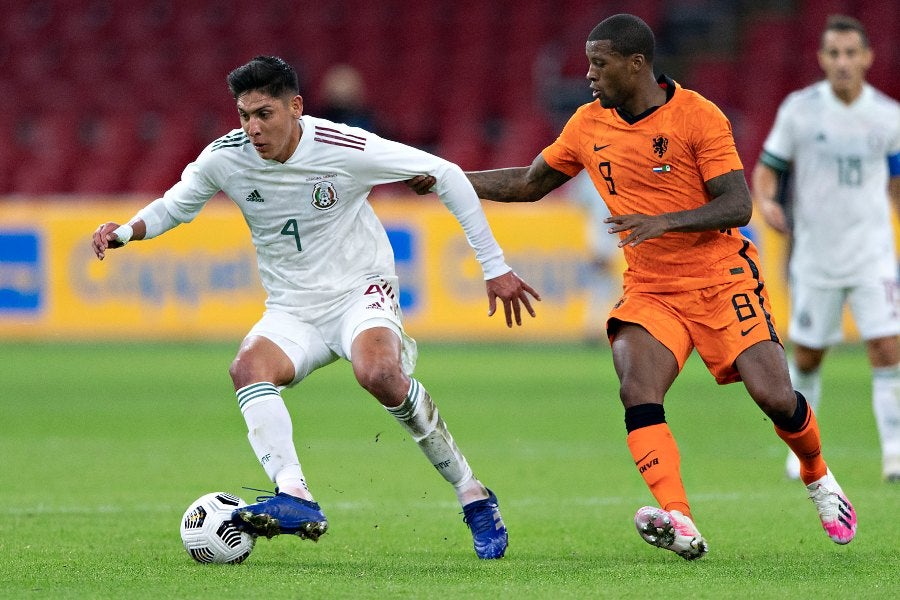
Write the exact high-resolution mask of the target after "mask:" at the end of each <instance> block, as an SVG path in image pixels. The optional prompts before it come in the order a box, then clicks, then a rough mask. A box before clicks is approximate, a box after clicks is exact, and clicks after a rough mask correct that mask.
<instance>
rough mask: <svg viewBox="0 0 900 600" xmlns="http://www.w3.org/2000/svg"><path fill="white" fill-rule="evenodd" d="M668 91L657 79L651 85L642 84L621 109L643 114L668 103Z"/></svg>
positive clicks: (634, 114) (635, 114) (631, 113)
mask: <svg viewBox="0 0 900 600" xmlns="http://www.w3.org/2000/svg"><path fill="white" fill-rule="evenodd" d="M666 98H667V92H666V90H665V89H663V88H661V87H660V86H659V84H658V83H657V82H656V80H655V79H654V80H652V84H651V85H645V86H642V87H641V88H640V89H639V90H637V91H636V92H635V94H634V96H632V97H631V99H630V100H629V101H628V102H625V103H623V104H622V105H621V106H620V107H619V110H620V111H623V112H625V113H627V114H629V115H633V116H638V115H643V114H644V113H646V112H647V111H649V110H650V109H653V108H658V107H660V106H662V105H663V104H665V103H666Z"/></svg>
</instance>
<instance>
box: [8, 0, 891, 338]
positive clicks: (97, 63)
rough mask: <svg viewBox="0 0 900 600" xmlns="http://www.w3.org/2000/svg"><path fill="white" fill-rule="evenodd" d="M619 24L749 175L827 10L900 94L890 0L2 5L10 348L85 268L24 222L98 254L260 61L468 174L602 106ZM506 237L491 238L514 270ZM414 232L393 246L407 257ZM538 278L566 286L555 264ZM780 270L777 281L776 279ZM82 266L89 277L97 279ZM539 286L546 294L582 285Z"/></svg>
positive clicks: (205, 135)
mask: <svg viewBox="0 0 900 600" xmlns="http://www.w3.org/2000/svg"><path fill="white" fill-rule="evenodd" d="M617 12H631V13H634V14H637V15H639V16H641V17H642V18H643V19H645V20H646V21H647V22H648V23H649V25H650V26H651V27H652V28H653V29H654V31H655V32H656V34H657V45H658V56H657V60H656V66H657V71H662V72H665V73H667V74H669V75H671V76H673V77H674V78H675V79H677V80H678V81H679V82H681V83H682V84H683V85H685V86H686V87H690V88H693V89H696V90H698V91H699V92H701V93H702V94H704V95H705V96H707V97H708V98H710V99H711V100H713V101H715V102H716V103H717V104H718V105H719V106H720V107H721V108H722V110H723V111H724V112H725V113H726V114H727V116H728V117H729V118H730V119H731V121H732V124H733V127H734V131H735V138H736V141H737V145H738V149H739V151H740V153H741V156H742V159H743V161H744V164H745V167H746V168H747V170H748V172H749V170H750V169H751V168H752V165H753V164H754V163H755V161H756V157H757V155H758V153H759V149H760V147H761V144H762V141H763V138H764V136H765V134H766V132H767V130H768V128H769V127H770V125H771V122H772V119H773V118H774V114H775V110H776V108H777V106H778V103H779V102H780V101H781V100H782V99H783V98H784V96H785V95H786V94H787V93H788V92H789V91H791V90H793V89H796V88H798V87H800V86H802V85H805V84H808V83H810V82H812V81H814V80H816V79H819V78H820V71H819V68H818V65H817V62H816V59H815V50H816V48H817V45H818V41H819V36H820V32H821V29H822V27H823V25H824V23H825V19H826V17H827V15H829V14H832V13H845V14H849V15H852V16H855V17H857V18H859V19H861V20H862V21H863V23H864V24H865V25H866V26H867V28H868V30H869V33H870V37H871V41H872V45H873V47H874V50H875V57H876V58H875V64H874V67H873V69H872V70H871V71H870V76H869V80H870V82H871V83H872V84H874V85H875V86H876V87H878V88H880V89H881V90H883V91H884V92H886V93H888V94H890V95H891V96H893V97H894V98H898V97H900V78H898V77H897V76H896V74H897V73H898V72H900V52H898V44H897V40H898V39H900V3H898V2H897V0H755V1H754V0H734V1H717V0H660V1H653V0H610V1H592V2H588V1H585V0H519V1H517V2H508V3H507V2H485V1H481V0H455V1H450V0H415V1H413V0H381V1H378V2H371V1H366V0H317V1H315V2H296V1H288V0H271V1H268V2H259V3H255V4H253V5H247V4H245V3H241V2H237V1H232V0H217V1H210V0H150V1H147V2H137V3H135V2H129V1H125V0H31V1H9V0H4V1H3V2H2V14H3V19H2V25H0V27H2V31H0V36H2V37H0V68H2V70H3V72H4V73H5V77H3V78H2V80H0V90H2V97H3V98H4V99H5V100H6V109H5V110H4V116H3V118H2V119H0V128H2V129H0V135H2V137H3V139H4V140H5V142H4V143H3V144H2V145H0V153H2V157H0V336H2V335H4V334H5V333H9V332H10V331H11V332H13V333H14V334H16V335H23V332H24V331H25V329H26V326H29V325H31V324H33V323H34V322H35V319H37V320H40V319H42V318H45V317H46V315H47V313H48V309H47V302H49V300H48V298H52V297H55V298H58V297H59V294H58V293H57V294H55V296H54V295H53V294H48V293H45V294H44V296H43V297H41V298H37V299H36V300H34V301H32V299H31V297H32V296H34V295H40V292H41V291H42V290H43V291H46V289H49V288H51V287H52V286H51V285H50V284H49V283H48V282H50V281H51V280H55V279H57V278H59V277H62V276H69V275H70V274H71V273H67V269H68V271H72V268H71V264H72V262H73V260H72V258H71V257H70V256H68V255H66V256H62V257H57V258H58V261H61V263H62V264H63V265H64V266H62V267H52V266H49V263H50V262H52V261H51V259H50V258H47V259H45V260H43V259H42V258H41V257H42V256H43V255H42V253H44V254H47V252H48V250H47V249H48V248H51V247H53V246H57V245H58V238H53V237H52V235H53V234H49V235H50V237H42V236H43V235H44V234H45V233H46V232H44V231H38V232H37V234H36V240H35V242H34V250H33V252H32V251H31V250H27V249H26V250H22V246H21V244H20V242H21V241H22V240H21V239H20V238H19V237H16V236H19V235H20V234H22V232H23V231H25V233H26V234H27V230H25V229H23V228H26V226H25V225H23V223H25V222H27V221H29V220H35V219H36V217H41V216H42V215H49V214H51V212H52V213H53V214H56V212H57V211H58V209H59V207H60V205H62V206H63V207H64V208H66V207H67V208H69V209H70V210H71V211H74V212H75V214H76V215H77V216H79V217H83V218H84V219H86V221H85V224H84V227H86V229H85V230H84V231H80V232H79V235H80V239H79V240H78V241H77V243H78V244H86V243H87V242H86V238H87V235H88V234H89V233H90V231H92V230H93V228H94V227H96V222H98V219H101V215H98V214H94V212H96V209H97V206H98V203H99V204H100V205H101V206H102V207H103V208H101V210H103V211H104V212H106V215H105V216H102V220H108V219H121V220H124V219H126V218H127V217H128V216H130V215H131V214H132V211H133V209H134V208H136V207H139V206H140V205H142V204H144V203H145V202H146V201H148V200H150V199H152V198H154V197H156V196H157V195H159V194H161V193H162V192H163V191H164V190H165V189H167V188H168V187H169V186H170V185H172V184H173V183H174V182H175V181H176V180H177V178H178V177H179V175H180V172H181V170H182V168H183V167H184V165H185V164H186V163H187V162H189V161H190V160H192V159H193V158H194V157H195V156H196V155H197V154H198V153H199V151H200V150H201V149H202V148H203V147H204V146H205V145H206V144H208V143H209V142H210V141H211V140H213V139H215V138H216V137H218V136H220V135H222V134H223V133H225V132H227V131H229V130H230V129H233V128H234V127H236V126H237V125H238V121H237V115H236V112H235V109H234V104H233V100H232V99H231V98H230V97H229V94H228V91H227V88H226V85H225V82H224V79H225V76H226V74H227V73H228V72H229V71H230V70H231V69H232V68H234V67H235V66H237V65H239V64H242V63H243V62H246V61H247V60H248V59H249V58H251V57H252V56H254V55H256V54H263V53H265V54H268V53H272V54H278V55H281V56H283V57H284V58H286V59H287V60H288V61H289V62H291V63H292V64H294V65H295V66H296V67H297V68H298V70H299V72H300V75H301V87H302V89H303V91H302V94H303V96H304V98H305V102H306V112H307V113H310V114H313V115H320V116H324V115H325V114H326V113H327V111H328V110H329V107H328V106H327V105H326V93H325V85H326V80H327V77H328V73H329V72H330V70H331V69H332V67H335V66H336V65H349V66H350V67H352V68H353V69H355V71H356V72H357V73H358V75H359V76H360V79H361V82H362V90H363V91H362V94H360V96H361V100H362V102H363V105H362V107H363V108H364V109H365V110H366V111H368V112H366V118H368V119H369V123H370V126H371V128H372V129H373V130H375V131H376V132H378V133H381V134H383V135H385V136H388V137H392V138H394V139H397V140H399V141H402V142H406V143H408V144H412V145H414V146H418V147H420V148H423V149H426V150H429V151H432V152H435V153H437V154H439V155H441V156H443V157H446V158H448V159H450V160H453V161H455V162H457V163H459V164H460V165H461V166H462V167H463V168H466V169H483V168H493V167H501V166H513V165H524V164H527V163H528V162H530V161H531V159H532V158H533V157H534V156H535V155H536V154H537V153H538V152H539V151H540V150H541V149H542V148H543V147H544V146H545V145H547V144H548V143H549V142H550V141H551V140H552V139H553V138H554V137H555V135H556V133H557V132H558V131H559V129H560V128H561V127H562V124H563V123H564V122H565V120H566V119H567V117H568V116H569V115H570V114H571V112H572V111H573V109H574V108H575V107H576V106H578V105H580V104H582V103H584V102H588V101H590V96H589V90H588V88H587V86H586V83H585V80H584V73H585V71H586V67H585V59H584V54H583V48H584V40H585V38H586V36H587V34H588V32H589V31H590V29H591V28H592V27H593V26H594V25H595V24H596V23H597V22H599V21H600V20H602V19H603V18H604V17H606V16H609V15H611V14H614V13H617ZM565 193H566V192H565V190H564V192H563V196H565ZM568 193H569V194H570V195H571V193H572V192H571V191H569V192H568ZM378 194H379V195H385V196H387V197H389V198H390V199H396V198H397V197H398V196H403V195H407V191H406V190H405V188H403V187H402V186H399V185H398V186H388V187H387V188H386V190H384V191H379V193H378ZM129 200H130V201H131V202H133V203H135V204H134V205H132V204H128V201H129ZM564 200H565V198H564ZM116 203H119V204H118V205H117V204H116ZM122 203H125V205H123V206H127V207H122V206H119V205H122ZM432 204H438V203H432ZM542 206H543V203H542ZM387 210H388V211H389V209H387ZM92 211H94V212H92ZM68 214H69V216H72V213H68ZM504 214H506V213H504ZM522 214H526V212H524V211H523V209H519V211H518V212H517V213H516V217H512V216H511V217H510V218H518V217H519V216H521V215H522ZM528 214H530V213H528ZM397 218H398V219H399V218H400V217H399V216H398V217H397ZM499 218H506V217H499ZM535 218H538V217H537V216H535ZM571 218H572V215H571V214H564V215H562V216H559V218H558V219H557V216H556V215H551V218H550V219H549V220H547V219H545V220H544V222H555V221H554V219H556V221H558V222H560V223H564V224H566V225H564V226H563V228H562V231H561V232H560V235H562V236H566V235H567V233H566V228H567V227H569V225H568V223H569V221H567V219H571ZM491 220H492V223H493V224H495V229H496V228H497V227H498V226H500V227H502V224H501V223H500V222H499V220H498V217H494V216H493V215H492V216H491ZM68 223H69V225H67V226H65V227H71V226H72V223H75V224H77V226H81V224H80V223H78V222H77V221H74V222H72V221H68ZM519 225H520V224H518V223H517V224H516V226H519ZM60 227H64V226H63V225H60ZM449 227H450V228H452V227H453V225H452V223H451V225H449ZM510 227H511V231H510V233H509V234H508V235H506V236H505V237H504V236H502V235H501V233H500V232H498V237H500V238H501V242H502V243H503V245H504V248H505V249H507V254H508V256H507V258H508V259H509V261H510V263H511V264H514V262H513V261H514V260H515V258H513V257H511V256H510V254H511V253H512V254H514V255H516V249H515V248H514V247H513V249H512V252H510V247H511V246H514V244H515V243H516V242H515V241H514V240H515V239H517V238H516V235H517V234H516V232H515V230H514V228H513V227H512V226H510ZM402 229H403V228H402V227H401V228H400V235H399V236H396V235H392V240H394V241H400V242H401V243H402V242H403V239H404V237H403V230H402ZM4 230H5V234H4ZM10 232H12V233H10ZM392 233H396V232H392ZM532 233H533V231H531V230H529V235H531V234H532ZM4 235H5V237H4ZM73 235H74V234H73ZM569 235H571V231H569ZM10 236H12V237H10ZM579 236H581V237H579ZM519 237H521V232H520V233H519ZM576 238H577V244H579V247H578V248H576V249H574V250H573V254H575V255H580V256H585V255H586V253H587V250H586V249H585V248H583V246H585V245H586V244H587V241H586V237H585V236H584V235H582V234H580V233H579V234H578V235H577V236H576ZM74 243H75V242H73V244H74ZM239 244H240V245H246V240H245V239H244V238H240V241H239ZM26 245H27V244H26ZM538 245H539V244H538ZM549 245H551V244H548V246H549ZM73 247H74V246H73ZM527 250H528V247H527V245H523V248H522V253H521V255H517V259H518V260H520V261H528V260H530V259H529V258H528V256H529V255H528V254H527V253H526V251H527ZM412 252H415V250H412ZM777 252H778V250H775V251H774V253H776V254H777ZM54 260H56V259H54ZM398 260H399V261H400V263H401V265H400V266H401V270H403V269H404V268H407V267H405V266H404V262H403V257H402V256H398ZM435 260H437V259H435ZM585 260H586V259H585ZM776 260H780V258H776V259H773V260H772V261H770V262H775V261H776ZM107 262H109V261H107ZM26 264H27V265H32V264H36V265H37V266H36V267H35V268H34V269H32V268H31V267H27V268H23V265H26ZM441 264H442V263H441ZM547 265H550V266H549V267H547ZM438 266H440V265H438ZM545 267H546V268H545V269H544V271H546V272H547V273H550V272H557V273H558V272H559V269H557V268H556V267H555V266H554V264H553V261H552V260H551V261H549V262H546V264H545ZM527 268H528V265H526V268H525V269H518V270H520V272H522V271H524V272H526V273H528V270H527ZM777 268H778V265H777V264H773V265H772V266H771V267H769V272H770V277H772V276H773V275H775V273H777V271H776V269H777ZM56 269H60V270H56ZM249 269H250V271H252V265H251V266H250V267H249ZM75 270H76V271H77V270H78V269H75ZM81 270H82V271H84V272H85V273H87V274H86V275H85V276H84V277H83V278H82V279H87V280H90V279H91V278H94V279H96V278H98V277H101V275H98V274H93V275H92V274H91V273H90V272H89V271H87V267H81ZM575 270H576V271H577V270H578V269H577V268H575ZM473 274H475V273H474V271H473ZM531 276H532V278H537V279H538V280H537V281H532V283H535V284H536V285H538V286H541V285H543V286H544V288H542V291H548V292H549V295H550V297H551V299H552V297H553V295H554V294H555V293H556V291H557V288H562V287H565V286H566V285H568V284H570V283H572V282H571V281H565V280H564V281H557V280H556V279H552V278H550V279H548V278H549V277H550V275H547V274H544V275H542V274H539V273H538V274H535V273H534V272H532V273H531ZM574 278H575V279H577V280H578V281H576V285H577V284H579V282H581V281H582V279H580V278H579V277H578V276H577V275H576V276H574ZM137 284H138V285H143V286H144V287H146V286H147V285H148V284H147V282H146V281H139V282H137ZM78 285H81V284H79V283H78V282H77V281H76V282H74V283H72V287H75V288H77V287H78ZM547 286H549V290H548V288H547ZM413 287H415V286H413ZM75 295H77V293H76V294H75ZM4 298H6V300H4ZM23 298H25V299H24V300H23ZM428 298H429V301H430V299H431V298H432V297H431V296H428ZM410 301H415V298H413V299H411V300H410ZM562 301H563V302H566V301H568V300H565V299H564V300H562ZM85 302H86V303H87V300H85ZM254 306H255V307H257V306H258V304H256V305H254ZM23 307H24V309H23ZM407 308H408V307H407ZM25 309H29V310H30V309H34V310H35V311H37V313H38V314H36V315H34V314H31V313H28V310H25ZM582 309H583V307H581V308H579V309H577V310H576V312H578V311H582V312H583V310H582ZM255 310H257V309H256V308H254V311H255ZM480 310H481V307H480V304H479V316H480V314H481V313H480ZM412 312H413V317H414V318H415V314H414V313H415V310H413V311H412ZM136 314H137V315H138V316H140V315H143V314H144V313H143V312H142V311H141V310H137V311H136ZM572 318H573V319H577V317H574V316H573V317H572ZM123 319H124V317H123ZM430 320H431V319H430V318H429V319H423V323H424V322H426V321H430ZM480 320H481V321H483V319H480ZM782 322H784V319H782ZM51 325H52V326H54V327H55V326H56V324H53V323H51ZM243 326H244V324H241V325H240V330H243ZM29 331H35V330H34V329H29ZM230 333H231V332H229V334H230Z"/></svg>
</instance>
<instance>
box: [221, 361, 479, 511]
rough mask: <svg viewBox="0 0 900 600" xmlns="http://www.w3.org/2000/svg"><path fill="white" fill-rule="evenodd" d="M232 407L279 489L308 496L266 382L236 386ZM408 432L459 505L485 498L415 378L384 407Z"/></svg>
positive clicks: (284, 420) (278, 401)
mask: <svg viewBox="0 0 900 600" xmlns="http://www.w3.org/2000/svg"><path fill="white" fill-rule="evenodd" d="M237 399H238V406H239V407H240V409H241V414H243V415H244V420H245V421H246V422H247V439H248V440H250V446H251V447H252V448H253V451H254V452H255V453H256V457H257V459H258V460H259V463H260V464H261V465H262V467H263V469H265V471H266V474H267V475H268V476H269V479H271V480H272V481H273V482H275V485H277V486H278V489H279V491H281V492H285V493H288V494H291V495H292V496H297V497H299V498H304V499H306V500H312V499H313V497H312V495H311V494H310V493H309V489H308V488H307V487H306V480H305V478H304V477H303V471H302V470H301V468H300V459H299V458H298V457H297V450H296V448H295V446H294V440H293V437H292V436H293V428H292V426H291V417H290V414H289V413H288V410H287V407H286V406H285V405H284V400H282V398H281V394H280V393H279V392H278V388H276V387H275V386H274V385H272V384H271V383H267V382H260V383H253V384H250V385H248V386H246V387H243V388H241V389H239V390H238V391H237ZM387 411H388V412H389V413H391V414H392V415H393V416H394V418H396V419H397V421H399V422H400V424H401V425H402V426H403V428H404V429H405V430H406V431H407V432H408V433H409V434H410V436H412V438H413V440H415V442H416V444H418V445H419V448H421V449H422V452H423V453H424V454H425V456H426V457H428V460H430V461H431V464H432V465H434V467H435V468H436V469H437V470H438V472H439V473H440V474H441V476H443V478H444V479H446V480H447V481H448V482H450V484H451V485H452V486H453V489H454V490H455V491H456V496H457V498H459V502H460V504H462V505H463V506H465V505H466V504H469V503H470V502H474V501H476V500H482V499H484V498H487V497H488V493H487V490H486V489H485V487H484V486H483V485H481V482H480V481H478V480H477V479H475V477H474V475H473V474H472V469H471V468H470V467H469V463H468V462H467V461H466V458H465V457H464V456H463V455H462V453H461V452H460V451H459V448H457V447H456V443H455V442H454V441H453V436H451V435H450V432H449V431H447V426H446V425H445V424H444V420H443V419H441V417H440V415H439V414H438V410H437V407H436V406H435V405H434V402H432V401H431V397H430V396H429V395H428V392H426V391H425V389H424V388H423V387H422V385H421V384H420V383H419V382H418V381H416V380H415V379H411V380H410V388H409V393H408V394H407V396H406V398H405V399H404V400H403V403H402V404H400V406H397V407H395V408H388V409H387Z"/></svg>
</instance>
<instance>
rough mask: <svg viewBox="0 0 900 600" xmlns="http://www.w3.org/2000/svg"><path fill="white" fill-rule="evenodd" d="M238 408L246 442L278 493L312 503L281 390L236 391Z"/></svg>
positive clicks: (261, 386)
mask: <svg viewBox="0 0 900 600" xmlns="http://www.w3.org/2000/svg"><path fill="white" fill-rule="evenodd" d="M237 399H238V407H240V409H241V414H243V415H244V420H245V421H246V422H247V439H249V440H250V446H251V447H252V448H253V451H254V452H255V453H256V458H257V459H258V460H259V463H260V464H261V465H262V467H263V469H265V471H266V475H268V476H269V479H271V480H272V481H273V482H274V483H275V485H276V486H278V491H280V492H285V493H287V494H290V495H292V496H297V497H298V498H303V499H305V500H312V499H313V497H312V495H311V494H310V493H309V489H308V488H307V487H306V480H305V479H304V477H303V471H302V470H301V469H300V459H299V458H297V450H296V449H295V447H294V439H293V427H292V425H291V416H290V414H289V413H288V410H287V407H286V406H285V405H284V400H282V398H281V394H280V393H279V392H278V388H276V387H275V386H274V385H272V384H271V383H268V382H260V383H251V384H250V385H248V386H245V387H242V388H241V389H239V390H238V391H237Z"/></svg>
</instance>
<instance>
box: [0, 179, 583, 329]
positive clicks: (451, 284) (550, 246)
mask: <svg viewBox="0 0 900 600" xmlns="http://www.w3.org/2000/svg"><path fill="white" fill-rule="evenodd" d="M144 204H146V200H144V199H142V200H141V201H129V200H123V201H103V202H88V201H85V200H79V199H63V200H59V201H51V200H46V199H42V200H35V201H33V202H24V201H18V200H17V201H15V202H6V201H3V202H0V337H3V338H27V339H109V338H115V339H240V337H242V336H243V334H244V333H246V331H247V330H248V329H249V328H250V327H251V326H252V325H253V323H254V322H256V320H257V319H258V318H259V316H260V315H261V314H262V311H263V303H264V301H265V295H264V293H263V291H262V288H261V286H260V284H259V280H258V275H257V271H256V258H255V254H254V252H253V247H252V245H251V243H250V235H249V232H248V231H247V228H246V225H245V223H244V221H243V218H242V216H241V214H240V212H239V211H238V210H237V208H236V207H234V206H233V205H232V204H231V202H230V201H228V200H227V199H219V198H215V199H213V200H212V201H211V202H210V203H209V205H207V207H206V208H205V209H204V210H203V211H202V212H201V214H200V215H199V216H198V217H197V219H196V220H195V221H194V222H192V223H188V224H184V225H181V226H179V227H177V228H176V229H174V230H172V231H170V232H167V233H166V234H164V236H161V237H160V238H157V239H152V240H146V241H141V242H135V243H132V244H129V245H128V246H127V247H126V248H124V249H121V250H113V251H110V252H108V253H107V255H106V260H104V261H102V262H101V261H98V260H97V259H96V258H95V257H94V256H93V253H92V251H91V248H90V236H91V233H92V232H93V231H94V229H96V227H97V225H98V224H99V223H101V222H105V221H107V220H117V221H120V222H121V221H126V220H127V219H128V218H130V217H131V215H133V214H134V213H135V212H136V211H137V210H138V209H139V208H140V207H142V206H144ZM374 206H375V209H376V212H378V214H379V216H380V217H381V218H382V220H383V222H384V223H385V226H386V229H387V230H388V233H389V236H390V237H391V240H392V243H393V244H394V247H395V254H396V258H397V268H398V274H399V275H400V278H401V303H402V304H403V310H404V317H405V318H404V320H405V323H406V326H407V328H408V330H409V332H410V334H411V335H413V336H415V337H419V338H423V339H425V338H428V339H456V340H468V339H483V340H487V339H513V338H514V339H519V340H521V339H571V338H575V339H577V338H578V337H579V336H581V334H582V329H583V323H582V315H583V313H584V301H585V299H584V298H585V295H584V293H583V290H579V286H580V285H582V284H580V283H579V281H580V280H581V279H583V277H582V275H583V274H582V272H581V271H582V270H583V268H584V265H585V264H586V260H587V257H586V242H585V231H584V229H585V224H584V221H583V216H582V213H581V211H580V209H578V208H577V207H575V206H571V205H569V204H567V203H565V202H560V201H548V202H545V203H541V204H540V205H520V206H515V207H510V206H505V205H488V206H486V211H487V212H488V218H489V219H490V221H491V223H492V226H493V229H494V232H495V235H496V237H497V238H498V240H500V243H501V245H502V246H503V248H504V250H505V253H506V258H507V262H508V263H509V264H510V265H511V266H513V267H514V268H515V269H516V270H517V272H518V273H520V274H521V275H522V276H523V277H524V278H526V279H527V280H528V281H529V283H531V284H532V285H533V286H534V287H535V288H536V289H538V290H539V291H540V292H541V294H542V295H543V297H544V301H543V302H541V303H537V311H538V318H537V319H531V318H530V317H528V316H527V315H525V316H524V317H523V319H524V320H525V322H526V323H525V327H523V328H515V329H513V330H508V329H507V328H506V325H505V322H504V320H503V315H502V306H501V307H498V314H496V315H494V316H493V317H492V318H490V319H489V318H488V317H487V296H486V294H485V287H484V281H483V278H482V274H481V269H480V267H479V265H478V263H477V262H476V261H475V259H474V253H473V251H472V250H471V249H470V248H469V246H468V244H467V242H466V239H465V237H464V236H463V234H462V230H461V228H460V226H459V224H458V223H457V222H456V220H455V219H454V218H453V216H452V215H451V214H450V213H449V211H447V209H446V208H445V207H444V206H443V205H442V204H441V203H440V201H438V200H437V198H436V197H435V196H427V197H423V198H416V199H404V200H392V199H379V200H376V201H374ZM582 287H583V285H582Z"/></svg>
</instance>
